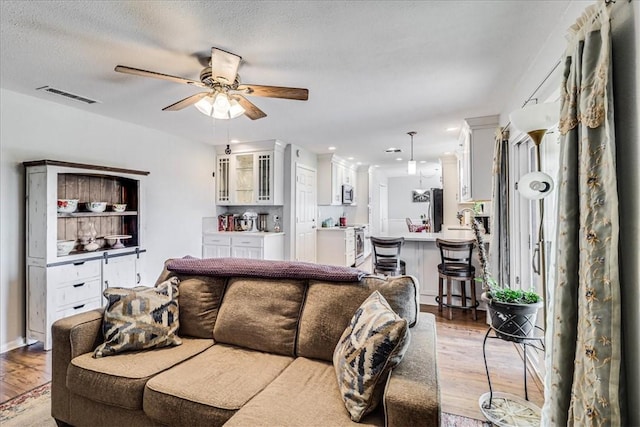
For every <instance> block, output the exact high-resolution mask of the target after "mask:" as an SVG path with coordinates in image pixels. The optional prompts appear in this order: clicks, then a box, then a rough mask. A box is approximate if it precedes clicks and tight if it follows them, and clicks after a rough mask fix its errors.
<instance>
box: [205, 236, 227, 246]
mask: <svg viewBox="0 0 640 427" xmlns="http://www.w3.org/2000/svg"><path fill="white" fill-rule="evenodd" d="M202 243H203V244H205V245H221V246H229V245H231V237H230V236H220V235H217V234H205V235H204V236H202Z"/></svg>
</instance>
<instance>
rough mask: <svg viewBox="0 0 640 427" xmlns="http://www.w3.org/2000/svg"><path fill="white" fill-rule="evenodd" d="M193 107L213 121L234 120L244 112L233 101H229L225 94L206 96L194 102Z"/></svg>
mask: <svg viewBox="0 0 640 427" xmlns="http://www.w3.org/2000/svg"><path fill="white" fill-rule="evenodd" d="M194 106H195V107H196V108H197V109H198V111H200V112H201V113H202V114H204V115H206V116H209V117H213V118H214V119H223V120H225V119H235V118H236V117H240V116H241V115H243V114H244V112H245V110H244V108H242V106H241V105H240V103H239V102H238V101H236V100H235V99H229V97H228V95H227V94H226V93H222V92H219V93H217V94H216V95H215V96H213V95H211V96H206V97H204V98H202V99H201V100H200V101H198V102H196V103H195V104H194Z"/></svg>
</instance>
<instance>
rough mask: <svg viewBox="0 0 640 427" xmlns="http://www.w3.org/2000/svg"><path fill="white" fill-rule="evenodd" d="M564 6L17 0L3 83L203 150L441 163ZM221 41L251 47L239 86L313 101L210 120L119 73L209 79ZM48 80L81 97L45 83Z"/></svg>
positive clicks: (1, 38)
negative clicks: (304, 92) (465, 124)
mask: <svg viewBox="0 0 640 427" xmlns="http://www.w3.org/2000/svg"><path fill="white" fill-rule="evenodd" d="M568 3H569V0H555V1H524V0H521V1H518V0H511V1H510V0H495V1H482V0H476V1H472V0H470V1H451V0H450V1H419V2H399V1H376V2H363V1H353V2H337V1H305V2H297V1H293V2H289V1H229V2H219V1H46V2H36V1H6V0H3V1H2V2H1V8H2V9H1V17H0V18H1V21H0V25H1V27H0V30H1V32H0V42H1V45H0V61H1V62H0V64H1V65H0V66H1V74H0V77H1V79H0V82H1V85H2V87H3V88H5V89H8V90H12V91H15V92H19V93H23V94H26V95H29V96H34V97H39V98H42V99H47V100H50V101H52V102H56V103H60V104H65V105H68V106H71V107H75V108H79V109H83V110H86V111H90V112H93V113H96V114H100V115H104V116H108V117H112V118H115V119H119V120H124V121H128V122H132V123H136V124H139V125H142V126H146V127H150V128H154V129H158V130H160V131H164V132H168V133H171V134H175V135H179V136H182V137H185V138H188V139H190V140H193V141H197V142H202V143H207V144H222V143H226V141H227V133H228V135H229V138H230V139H237V140H239V141H254V140H264V139H272V138H278V139H281V140H283V141H284V142H288V143H294V144H298V145H300V146H302V147H305V148H308V149H309V150H311V151H313V152H316V153H326V152H328V150H327V147H329V146H335V147H337V150H336V153H338V154H339V155H341V156H343V157H353V158H354V161H360V162H362V163H363V164H380V165H385V164H393V163H397V162H396V161H395V160H394V159H395V157H397V155H390V154H385V153H384V149H385V148H387V147H390V146H396V147H400V148H402V149H403V150H404V152H403V153H401V154H400V156H401V157H403V158H404V161H406V160H408V156H409V151H410V149H409V146H410V138H409V136H407V135H406V132H407V131H411V130H415V131H417V132H418V134H417V135H416V136H415V139H414V141H415V148H414V158H415V159H416V160H427V161H429V162H433V161H436V160H437V158H438V157H439V155H440V154H442V153H443V152H445V151H453V150H455V148H456V145H457V137H458V132H457V131H446V129H447V128H450V127H459V126H460V123H461V121H462V119H464V118H465V117H474V116H481V115H489V114H497V113H499V112H500V111H501V109H502V108H504V104H505V100H506V99H507V97H508V96H509V93H510V92H511V91H512V90H513V88H514V86H515V85H516V83H517V82H518V80H519V79H520V77H521V75H522V74H523V73H524V72H525V71H526V70H527V68H528V67H529V66H530V64H531V62H532V61H533V59H534V58H535V57H536V55H537V54H538V53H539V46H540V45H542V44H543V42H544V41H545V39H546V37H547V34H548V33H549V32H550V31H551V30H552V29H553V28H554V27H556V26H557V25H558V19H559V17H560V16H561V15H562V13H563V12H564V10H565V9H566V8H567V5H568ZM211 46H216V47H219V48H221V49H224V50H228V51H230V52H233V53H236V54H238V55H241V56H242V57H243V63H242V64H241V66H240V70H239V73H240V76H241V80H242V82H245V83H253V84H264V85H279V86H292V87H306V88H308V89H309V92H310V94H309V100H308V101H307V102H301V101H290V100H281V99H268V98H258V97H253V98H251V100H252V101H253V102H254V103H255V104H256V105H257V106H258V107H259V108H261V109H262V110H263V111H265V112H266V113H267V117H266V118H264V119H261V120H256V121H251V120H249V119H248V118H246V117H244V116H243V117H240V118H238V119H235V120H230V121H215V123H214V122H213V121H212V119H209V118H207V117H206V116H204V115H202V114H201V113H199V112H198V111H197V110H196V109H195V108H192V107H189V108H187V109H185V110H182V111H178V112H163V111H161V109H162V108H163V107H165V106H167V105H169V104H172V103H174V102H175V101H177V100H179V99H182V98H185V97H187V96H189V95H191V94H194V93H196V92H197V91H198V89H197V88H194V87H190V86H187V85H181V84H176V83H172V82H168V81H161V80H156V79H151V78H144V77H137V76H129V75H124V74H120V73H116V72H114V71H113V68H114V67H115V66H116V65H117V64H122V65H127V66H131V67H136V68H142V69H147V70H152V71H158V72H161V73H166V74H171V75H176V76H182V77H186V78H190V79H194V80H199V73H200V70H201V69H202V65H201V58H202V57H205V56H207V54H208V53H210V49H211ZM45 85H48V86H52V87H55V88H58V89H62V90H65V91H69V92H72V93H75V94H78V95H82V96H85V97H88V98H92V99H96V100H99V101H100V103H97V104H93V105H85V104H82V103H79V102H77V101H72V100H67V99H65V98H61V97H57V96H54V95H51V94H49V93H45V92H42V91H36V90H35V88H38V87H41V86H45Z"/></svg>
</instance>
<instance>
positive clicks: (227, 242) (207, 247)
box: [202, 232, 284, 261]
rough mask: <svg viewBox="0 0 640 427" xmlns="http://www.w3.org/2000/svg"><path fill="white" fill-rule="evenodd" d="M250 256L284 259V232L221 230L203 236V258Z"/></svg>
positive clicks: (253, 257) (251, 257) (254, 257)
mask: <svg viewBox="0 0 640 427" xmlns="http://www.w3.org/2000/svg"><path fill="white" fill-rule="evenodd" d="M225 257H232V258H250V259H268V260H276V261H282V260H283V259H284V233H247V232H220V233H205V234H203V236H202V258H225Z"/></svg>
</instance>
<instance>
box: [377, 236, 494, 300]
mask: <svg viewBox="0 0 640 427" xmlns="http://www.w3.org/2000/svg"><path fill="white" fill-rule="evenodd" d="M374 237H387V238H398V237H404V246H403V247H402V252H401V258H402V259H403V260H404V261H405V263H406V273H407V274H409V275H412V276H415V277H416V278H417V279H418V282H419V283H420V303H421V304H428V305H438V303H437V302H436V299H435V298H436V296H437V295H438V264H440V249H438V247H437V246H436V239H446V240H473V239H474V235H473V231H472V230H470V229H450V230H444V231H443V232H441V233H410V232H406V233H393V234H388V233H382V234H380V235H379V236H374ZM486 238H487V241H488V238H489V236H488V235H487V236H486ZM476 254H477V250H476V251H474V259H473V265H474V266H475V267H476V276H480V274H481V271H480V265H479V261H478V257H477V255H476ZM474 285H475V286H476V295H478V296H479V295H481V293H482V285H481V283H479V282H475V283H474ZM445 292H446V289H445ZM481 304H482V303H481Z"/></svg>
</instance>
